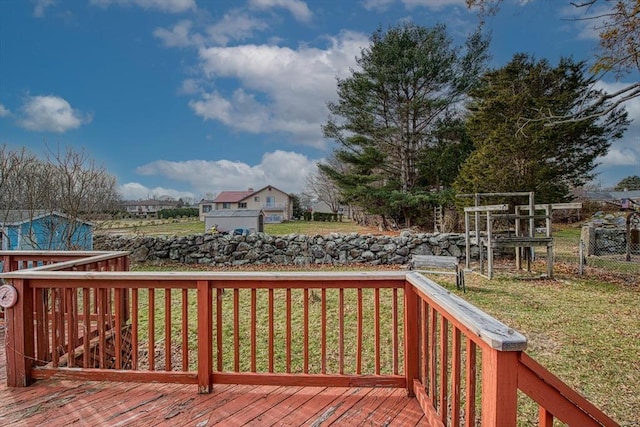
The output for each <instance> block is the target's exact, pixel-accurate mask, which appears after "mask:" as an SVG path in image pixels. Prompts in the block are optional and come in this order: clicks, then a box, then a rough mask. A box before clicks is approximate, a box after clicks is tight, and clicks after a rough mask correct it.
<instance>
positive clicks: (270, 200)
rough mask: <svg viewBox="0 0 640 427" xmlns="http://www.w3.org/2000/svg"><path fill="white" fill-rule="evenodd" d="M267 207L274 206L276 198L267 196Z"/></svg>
mask: <svg viewBox="0 0 640 427" xmlns="http://www.w3.org/2000/svg"><path fill="white" fill-rule="evenodd" d="M267 207H268V208H275V207H276V198H275V197H274V196H267Z"/></svg>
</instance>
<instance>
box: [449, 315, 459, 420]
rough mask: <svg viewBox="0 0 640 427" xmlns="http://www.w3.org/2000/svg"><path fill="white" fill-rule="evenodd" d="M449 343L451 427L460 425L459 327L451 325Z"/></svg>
mask: <svg viewBox="0 0 640 427" xmlns="http://www.w3.org/2000/svg"><path fill="white" fill-rule="evenodd" d="M452 340H453V342H452V343H451V347H452V348H451V427H459V426H460V357H461V356H460V353H461V350H460V344H461V341H460V340H461V333H460V329H458V328H456V327H455V326H454V327H453V336H452Z"/></svg>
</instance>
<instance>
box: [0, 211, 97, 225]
mask: <svg viewBox="0 0 640 427" xmlns="http://www.w3.org/2000/svg"><path fill="white" fill-rule="evenodd" d="M1 215H2V217H0V225H20V224H24V223H25V222H30V221H33V220H36V219H40V218H44V217H46V216H49V215H55V216H60V217H63V218H69V215H67V214H65V213H62V212H58V211H49V210H46V209H34V210H29V209H11V210H8V211H5V212H3V213H2V214H1ZM78 221H80V222H83V223H85V224H88V225H93V224H92V223H91V222H89V221H84V220H81V219H78Z"/></svg>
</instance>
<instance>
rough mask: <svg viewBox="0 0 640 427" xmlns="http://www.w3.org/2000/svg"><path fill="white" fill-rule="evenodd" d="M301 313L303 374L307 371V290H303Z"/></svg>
mask: <svg viewBox="0 0 640 427" xmlns="http://www.w3.org/2000/svg"><path fill="white" fill-rule="evenodd" d="M303 295H304V297H303V303H302V305H303V313H302V317H303V320H302V331H303V344H302V359H303V361H302V372H304V373H305V374H306V373H308V372H309V290H308V289H305V290H304V291H303Z"/></svg>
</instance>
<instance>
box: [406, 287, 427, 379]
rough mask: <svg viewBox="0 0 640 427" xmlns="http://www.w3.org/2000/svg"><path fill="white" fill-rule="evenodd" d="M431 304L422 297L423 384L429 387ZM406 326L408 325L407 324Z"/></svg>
mask: <svg viewBox="0 0 640 427" xmlns="http://www.w3.org/2000/svg"><path fill="white" fill-rule="evenodd" d="M428 322H429V306H428V305H427V302H426V301H425V300H423V299H420V334H421V337H420V343H421V350H420V366H421V368H422V369H421V370H422V385H423V386H424V387H425V389H427V390H428V389H429V384H430V379H429V324H428ZM405 327H406V326H405Z"/></svg>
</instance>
